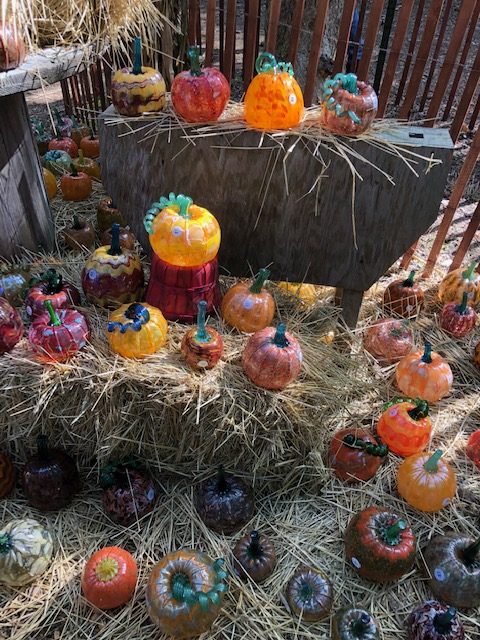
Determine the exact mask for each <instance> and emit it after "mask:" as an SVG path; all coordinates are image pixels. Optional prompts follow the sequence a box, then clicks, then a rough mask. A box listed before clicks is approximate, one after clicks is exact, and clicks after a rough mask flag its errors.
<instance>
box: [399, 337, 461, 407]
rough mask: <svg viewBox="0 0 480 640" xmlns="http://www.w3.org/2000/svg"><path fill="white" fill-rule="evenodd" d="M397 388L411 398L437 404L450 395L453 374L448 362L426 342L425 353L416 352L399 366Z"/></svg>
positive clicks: (406, 357) (405, 358) (401, 361)
mask: <svg viewBox="0 0 480 640" xmlns="http://www.w3.org/2000/svg"><path fill="white" fill-rule="evenodd" d="M395 379H396V382H397V386H398V388H399V389H400V391H401V392H402V393H404V394H405V395H406V396H408V397H410V398H423V399H424V400H427V402H437V401H438V400H441V399H442V398H444V397H445V396H447V395H448V394H449V393H450V389H451V388H452V384H453V374H452V370H451V369H450V365H449V364H448V362H447V361H446V360H445V359H444V358H442V356H441V355H440V354H439V353H436V352H435V351H432V345H431V344H430V343H429V342H425V350H424V351H421V350H420V351H414V352H413V353H411V354H410V355H408V356H405V357H404V358H402V359H401V360H400V362H399V363H398V364H397V370H396V372H395Z"/></svg>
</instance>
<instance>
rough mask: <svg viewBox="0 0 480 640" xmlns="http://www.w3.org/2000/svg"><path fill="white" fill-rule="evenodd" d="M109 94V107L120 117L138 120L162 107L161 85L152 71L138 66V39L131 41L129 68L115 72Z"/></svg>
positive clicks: (139, 41)
mask: <svg viewBox="0 0 480 640" xmlns="http://www.w3.org/2000/svg"><path fill="white" fill-rule="evenodd" d="M111 93H112V103H113V106H114V107H115V109H116V110H117V111H118V113H120V114H121V115H122V116H140V115H142V113H147V112H151V111H161V110H162V109H163V108H164V107H165V104H166V89H165V81H164V79H163V77H162V74H161V73H160V72H159V71H157V70H156V69H153V68H152V67H143V66H142V43H141V40H140V38H138V37H137V38H135V40H134V57H133V68H132V69H128V68H124V69H119V70H118V71H115V73H114V74H113V76H112V89H111Z"/></svg>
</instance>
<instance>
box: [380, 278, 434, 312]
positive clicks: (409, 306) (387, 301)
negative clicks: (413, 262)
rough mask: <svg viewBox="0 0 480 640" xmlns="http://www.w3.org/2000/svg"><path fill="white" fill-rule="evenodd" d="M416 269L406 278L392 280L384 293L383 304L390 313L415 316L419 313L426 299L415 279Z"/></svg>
mask: <svg viewBox="0 0 480 640" xmlns="http://www.w3.org/2000/svg"><path fill="white" fill-rule="evenodd" d="M414 277H415V271H411V272H410V275H409V276H408V278H407V279H406V280H395V281H394V282H391V283H390V284H389V285H388V287H387V288H386V289H385V291H384V293H383V306H384V307H385V309H386V311H387V312H388V313H392V314H396V315H399V316H402V317H403V318H413V317H415V316H417V315H418V313H419V311H420V309H421V308H422V307H423V304H424V301H425V294H424V293H423V291H422V289H421V288H420V286H419V285H418V284H417V283H416V282H415V281H414Z"/></svg>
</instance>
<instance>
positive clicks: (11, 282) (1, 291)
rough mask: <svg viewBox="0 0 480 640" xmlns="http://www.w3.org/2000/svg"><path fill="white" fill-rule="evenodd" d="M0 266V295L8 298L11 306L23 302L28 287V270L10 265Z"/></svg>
mask: <svg viewBox="0 0 480 640" xmlns="http://www.w3.org/2000/svg"><path fill="white" fill-rule="evenodd" d="M0 268H1V270H0V297H1V298H5V299H6V300H8V302H9V303H10V304H11V305H12V306H13V307H17V306H19V305H21V304H23V300H24V298H25V294H26V292H27V289H28V279H29V273H28V270H27V269H22V268H20V267H14V266H12V265H5V266H3V265H2V266H1V267H0Z"/></svg>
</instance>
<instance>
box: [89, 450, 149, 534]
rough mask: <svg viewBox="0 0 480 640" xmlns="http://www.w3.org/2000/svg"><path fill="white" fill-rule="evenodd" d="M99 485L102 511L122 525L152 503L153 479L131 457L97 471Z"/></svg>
mask: <svg viewBox="0 0 480 640" xmlns="http://www.w3.org/2000/svg"><path fill="white" fill-rule="evenodd" d="M100 486H101V487H102V489H103V493H102V503H103V508H104V509H105V513H106V514H107V516H108V517H109V518H110V520H112V521H113V522H116V523H118V524H121V525H122V526H124V527H129V526H130V525H132V524H133V523H134V522H136V521H137V520H139V519H140V518H143V516H145V515H146V514H147V513H150V512H151V511H152V510H153V507H154V505H155V499H156V495H155V487H154V484H153V480H152V478H151V476H150V474H149V473H147V472H146V471H145V470H144V469H143V468H142V466H141V465H140V464H138V463H137V462H136V461H135V460H124V461H123V462H113V463H111V464H109V465H107V466H106V467H105V468H104V469H102V471H101V473H100Z"/></svg>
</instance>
